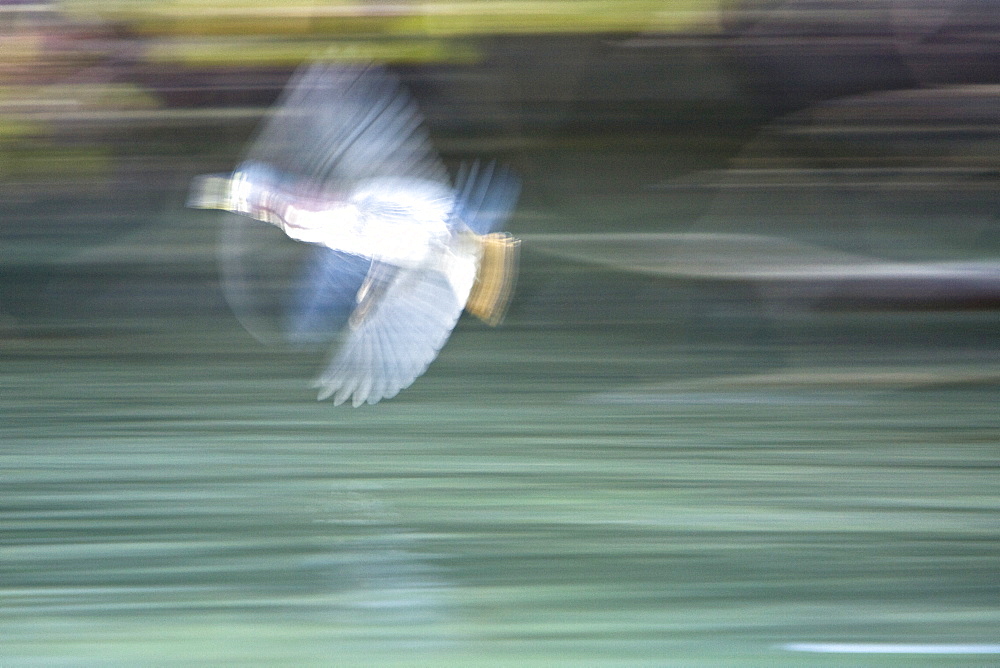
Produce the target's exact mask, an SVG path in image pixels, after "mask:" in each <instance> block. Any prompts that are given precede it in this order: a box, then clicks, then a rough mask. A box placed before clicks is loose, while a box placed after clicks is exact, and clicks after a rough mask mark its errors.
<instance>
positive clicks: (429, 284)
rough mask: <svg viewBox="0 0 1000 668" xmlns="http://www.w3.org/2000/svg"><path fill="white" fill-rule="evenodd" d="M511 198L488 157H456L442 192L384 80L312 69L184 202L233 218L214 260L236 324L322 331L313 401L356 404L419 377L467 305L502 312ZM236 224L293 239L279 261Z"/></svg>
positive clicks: (396, 91) (478, 311)
mask: <svg viewBox="0 0 1000 668" xmlns="http://www.w3.org/2000/svg"><path fill="white" fill-rule="evenodd" d="M518 192H519V182H518V180H517V179H516V177H515V176H514V175H513V174H512V173H511V172H510V170H508V169H506V168H503V167H498V166H496V165H495V164H493V163H491V164H488V165H485V166H484V165H480V164H479V163H473V164H471V165H468V164H463V165H462V167H461V168H460V169H459V173H458V176H457V178H456V182H455V185H454V187H453V186H452V185H451V182H450V180H449V177H448V173H447V171H446V170H445V168H444V165H443V164H442V163H441V161H440V159H439V157H438V155H437V153H436V152H435V151H434V149H433V147H432V146H431V144H430V141H429V139H428V136H427V133H426V131H425V130H424V128H423V119H422V118H421V116H420V113H419V111H418V110H417V108H416V105H415V104H414V103H413V101H412V100H411V98H410V97H409V95H408V94H407V92H406V91H405V90H404V89H403V88H402V87H401V85H400V83H399V82H398V80H397V79H396V78H395V77H393V76H392V75H391V74H389V73H388V72H387V71H385V70H384V69H382V68H380V67H377V66H372V65H368V66H354V65H343V64H330V63H322V62H319V63H314V64H311V65H308V66H304V67H303V68H302V69H300V70H299V71H298V72H297V73H296V74H295V75H294V76H293V77H292V79H291V81H290V82H289V84H288V86H287V88H286V89H285V92H284V93H283V95H282V97H281V98H280V99H279V101H278V102H277V104H276V107H275V109H274V112H273V113H272V114H271V115H270V117H269V118H268V120H267V121H266V122H265V123H264V124H263V126H262V127H261V129H260V131H259V134H258V136H257V138H256V139H255V140H254V141H253V142H252V144H251V146H250V148H249V150H248V152H247V154H246V157H245V159H244V161H243V162H242V163H241V164H240V165H239V166H238V167H237V168H236V169H235V170H234V171H233V172H232V173H231V174H221V175H208V176H200V177H196V178H195V180H194V182H193V183H192V187H191V192H190V196H189V200H188V206H191V207H194V208H202V209H223V210H226V211H230V212H233V213H236V214H240V216H232V217H231V219H230V220H228V221H227V222H226V223H225V226H224V233H223V236H222V240H221V246H220V267H221V273H222V279H223V287H224V290H225V293H226V296H227V299H228V300H229V303H230V305H231V306H232V308H233V310H234V312H235V313H236V315H237V317H238V318H240V320H241V321H242V322H243V324H244V325H245V326H246V327H247V329H248V330H250V331H251V333H253V334H255V335H256V336H258V337H259V338H266V337H267V333H266V330H267V329H268V327H267V326H265V325H263V324H262V323H265V322H268V321H270V322H275V321H276V322H279V325H277V326H275V328H276V329H281V330H282V331H283V334H284V336H285V338H286V339H289V340H292V341H298V342H313V341H320V342H322V341H325V340H332V341H333V342H334V346H333V351H332V353H331V356H330V358H329V361H328V363H327V365H326V367H325V369H324V371H322V372H321V374H320V376H319V378H318V379H317V380H316V386H317V387H318V388H319V398H320V399H325V398H327V397H333V401H334V403H335V404H341V403H343V402H345V401H347V400H348V399H350V400H351V402H352V403H353V405H355V406H359V405H361V404H363V403H365V402H367V403H369V404H374V403H376V402H378V401H380V400H381V399H385V398H389V397H393V396H395V395H396V394H397V393H398V392H399V391H400V390H402V389H404V388H406V387H408V386H409V385H410V384H411V383H413V381H414V380H416V378H417V377H419V376H420V375H421V374H423V373H424V371H425V370H426V369H427V367H428V365H429V364H430V363H431V362H432V361H433V360H434V358H435V357H436V356H437V354H438V351H439V350H440V349H441V347H442V346H443V345H444V343H445V341H446V340H447V339H448V337H449V335H450V334H451V331H452V329H453V328H454V326H455V323H456V322H457V320H458V317H459V315H460V314H461V312H462V309H463V307H464V308H465V309H467V310H469V311H470V312H471V313H473V314H474V315H476V316H477V317H479V318H481V319H482V320H484V321H486V322H487V323H489V324H491V325H496V324H497V323H498V322H499V321H500V319H501V318H502V316H503V313H504V311H505V309H506V306H507V303H508V302H509V299H510V296H511V292H512V287H513V282H514V278H515V276H516V263H517V252H518V245H519V242H518V241H517V240H516V239H514V238H512V237H511V236H510V235H508V234H504V233H498V232H496V231H495V230H497V229H498V228H499V226H500V225H501V224H503V223H504V222H505V221H506V219H507V218H508V217H509V216H510V213H511V211H512V210H513V208H514V205H515V203H516V200H517V196H518ZM247 217H249V218H252V219H256V220H258V221H263V222H264V223H269V224H270V225H273V226H275V227H278V228H280V229H281V230H282V231H283V232H284V233H285V234H286V235H287V236H288V237H290V238H291V239H294V240H296V241H300V242H304V243H303V244H294V246H296V247H298V250H297V251H296V252H295V253H294V254H293V256H292V259H291V260H289V259H288V253H287V252H285V253H284V254H282V253H279V252H278V251H277V250H276V249H277V248H278V247H279V246H282V244H281V243H280V242H281V240H280V238H279V239H275V238H274V237H273V235H271V236H268V234H267V233H266V229H265V230H261V229H254V228H267V226H260V225H256V224H254V223H252V222H250V221H248V220H247ZM279 266H288V267H292V269H290V270H289V271H288V274H289V275H291V278H290V279H289V277H288V276H286V275H283V274H281V272H280V271H278V269H276V268H277V267H279ZM296 274H297V275H296ZM274 304H277V309H275V308H273V306H274ZM274 310H281V311H283V313H282V314H281V315H280V316H274V314H273V311H274Z"/></svg>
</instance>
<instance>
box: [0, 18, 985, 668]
mask: <svg viewBox="0 0 1000 668" xmlns="http://www.w3.org/2000/svg"><path fill="white" fill-rule="evenodd" d="M994 14H995V12H994V11H992V9H991V3H986V2H967V1H958V0H955V1H945V2H940V3H933V5H931V4H929V3H910V2H886V3H871V2H863V3H862V2H848V1H844V0H841V1H835V2H828V3H807V2H782V3H770V2H737V1H725V2H723V1H719V2H702V1H698V0H689V1H685V2H667V1H663V2H659V1H652V0H643V1H640V0H636V1H634V2H632V1H629V2H611V1H594V2H589V1H587V2H571V1H568V0H563V1H555V0H549V1H537V2H535V1H531V0H519V1H511V2H471V1H470V2H456V3H443V2H395V3H379V2H367V3H362V2H349V3H348V2H344V3H332V2H319V1H312V2H295V3H291V2H289V3H281V2H270V3H265V2H248V1H244V2H235V1H233V2H159V3H155V4H154V3H137V2H86V1H83V0H73V1H68V2H51V3H47V2H34V3H18V2H0V40H2V41H0V46H2V49H3V54H4V55H3V58H2V63H0V345H2V350H3V354H2V356H0V360H2V362H0V481H2V492H0V500H2V503H0V575H2V577H0V600H2V601H3V605H2V606H0V637H2V638H3V641H2V643H0V663H2V664H3V665H5V666H7V665H10V666H18V665H100V666H109V665H123V666H124V665H129V666H131V665H170V664H192V663H193V664H206V665H223V664H232V665H359V666H360V665H426V666H440V665H461V666H466V665H497V666H501V665H511V666H514V665H516V666H525V665H537V666H549V665H574V666H575V665H622V666H637V665H734V666H735V665H740V666H745V665H759V666H765V665H766V666H773V665H897V664H898V665H904V664H905V665H914V664H930V663H934V664H935V665H938V664H939V663H941V662H947V663H948V664H949V665H977V666H981V665H988V664H990V663H992V662H993V660H994V657H992V656H991V654H997V653H1000V635H998V632H997V629H998V622H1000V606H998V604H997V601H998V600H1000V562H998V558H1000V521H998V514H997V513H998V510H1000V508H998V505H1000V501H998V499H1000V495H998V492H1000V478H998V476H997V473H998V468H1000V451H998V440H1000V417H998V415H997V410H996V402H997V395H998V384H1000V365H998V364H997V361H996V352H997V347H998V343H1000V341H998V339H1000V334H998V329H997V324H998V311H997V306H998V303H1000V301H998V296H1000V289H998V284H1000V278H998V274H1000V271H998V270H997V269H996V268H995V267H996V259H997V257H998V252H1000V222H998V219H997V213H996V212H997V210H998V207H997V204H998V201H997V188H996V186H997V180H998V175H1000V164H998V158H997V155H1000V152H998V150H997V149H998V144H1000V122H998V121H1000V111H998V109H1000V105H998V104H997V102H998V99H1000V87H998V84H1000V58H998V55H1000V54H998V53H997V52H998V45H1000V40H998V39H996V37H997V34H998V32H1000V31H998V28H1000V25H998V19H997V18H996V17H995V16H994ZM316 54H325V56H326V57H330V58H335V59H343V60H352V61H354V60H367V59H376V60H380V61H385V62H387V63H388V64H389V65H390V67H392V68H393V70H394V71H396V72H398V73H399V74H400V76H401V77H402V78H403V79H404V81H405V82H406V83H407V84H408V86H409V87H410V89H411V90H412V92H413V94H414V96H415V97H416V99H417V101H418V103H419V104H420V106H421V108H422V109H423V110H424V112H425V114H426V116H427V119H428V127H429V130H430V132H431V134H432V137H433V139H434V141H435V144H436V145H437V146H438V147H439V148H440V150H441V152H442V155H443V157H444V158H445V161H446V162H447V163H448V164H449V165H452V166H453V165H455V164H457V163H458V161H460V160H462V159H467V158H470V157H476V156H479V157H486V158H497V159H500V160H503V161H505V162H509V163H510V164H512V165H513V166H514V167H515V168H516V169H517V170H518V172H519V173H520V174H521V175H522V178H523V180H524V191H523V195H522V199H521V202H520V204H519V207H518V210H517V212H516V213H515V216H514V219H513V220H512V221H511V224H510V228H511V231H512V232H514V233H515V234H518V235H520V236H523V238H524V243H523V255H522V265H521V276H520V280H519V284H518V293H517V295H516V297H515V301H514V303H513V305H512V308H511V311H510V313H509V315H508V318H507V320H506V322H505V323H504V324H503V325H502V326H501V327H500V328H498V329H495V330H493V329H489V328H486V327H485V326H483V325H480V324H479V323H478V322H476V321H473V320H471V319H468V320H466V319H463V320H462V321H461V322H460V323H459V326H458V328H457V329H456V331H455V333H454V335H453V336H452V338H451V340H450V342H449V343H448V344H447V346H446V347H445V349H444V351H443V352H442V355H441V356H440V358H439V359H438V360H437V361H436V362H435V363H434V364H433V365H432V366H431V368H430V369H429V371H428V373H427V374H426V375H425V376H424V377H423V378H421V379H419V380H418V381H417V382H416V384H414V386H413V387H411V388H410V389H408V390H406V391H404V392H403V393H402V394H401V395H400V396H399V397H397V398H396V399H394V400H392V401H390V402H385V403H383V404H379V405H378V406H375V407H368V408H363V409H357V410H352V409H347V408H345V407H339V408H335V407H333V406H332V405H330V404H329V403H318V402H316V401H315V400H314V397H315V395H314V393H313V390H312V389H311V388H310V387H309V381H310V379H311V378H312V375H313V374H314V373H316V371H317V369H318V367H319V365H320V363H321V362H322V356H316V355H312V354H307V353H302V352H300V351H295V350H287V349H271V348H266V347H264V346H262V345H261V344H259V343H257V342H256V341H254V340H253V339H252V338H251V337H250V336H249V335H248V334H247V333H246V332H244V331H243V330H242V329H241V328H240V327H239V325H238V323H237V322H236V321H235V319H234V318H233V317H232V315H231V314H230V313H229V311H228V308H227V306H226V304H225V302H224V300H223V298H222V295H221V292H220V289H219V286H218V278H217V269H216V265H215V254H216V248H215V246H216V238H217V232H218V229H217V228H218V218H217V217H215V215H214V214H211V213H205V212H199V211H191V210H186V209H184V208H183V202H184V198H185V194H186V188H187V184H188V182H189V181H190V178H191V177H192V176H194V175H196V174H200V173H206V172H214V171H223V170H228V169H231V168H232V166H233V165H234V164H235V163H236V162H237V161H238V160H239V156H240V152H241V150H242V147H243V145H244V144H245V142H246V140H247V138H248V137H249V136H250V135H251V133H252V131H253V128H254V127H255V125H256V124H257V123H258V122H259V120H260V119H261V117H262V116H263V114H264V113H266V110H267V108H268V106H269V105H270V104H271V103H272V102H273V101H274V99H275V97H276V96H277V95H278V93H279V92H280V90H281V88H282V86H283V85H284V82H285V80H286V79H287V78H288V76H289V74H290V73H291V71H292V69H293V68H294V67H295V66H296V65H298V64H299V63H300V62H302V61H303V60H304V59H307V58H310V57H313V56H315V55H316ZM632 233H657V234H667V235H670V234H684V235H692V234H694V235H709V236H707V237H701V236H699V237H698V238H700V239H701V238H707V239H710V240H714V239H723V240H725V239H729V240H731V239H733V238H734V237H733V236H732V235H753V238H754V239H758V240H763V242H762V243H764V247H765V249H769V250H768V252H769V253H770V255H769V257H772V258H773V257H775V256H781V257H778V259H779V260H781V261H782V262H786V263H788V262H793V261H794V262H795V263H799V264H802V266H804V267H805V268H806V269H807V270H808V271H806V274H809V272H815V271H817V270H818V269H817V268H818V267H820V266H821V265H822V263H823V262H824V261H826V259H828V258H829V257H837V258H847V260H846V261H848V262H851V263H856V264H858V265H860V266H879V267H889V268H893V267H895V268H899V267H901V266H905V267H909V268H911V269H912V268H914V267H923V268H925V269H926V268H928V267H930V268H932V269H934V271H933V272H931V273H930V274H927V272H928V271H930V270H929V269H927V270H926V271H925V273H924V274H921V275H920V276H916V277H915V278H913V279H912V280H911V279H908V278H900V277H899V276H898V275H896V274H898V273H899V272H896V274H894V276H895V277H894V278H891V279H886V278H885V277H884V276H880V275H879V274H878V273H873V274H872V275H871V276H863V277H861V278H857V277H856V278H853V279H850V280H820V279H819V278H814V279H808V278H805V279H801V280H796V281H769V280H759V279H751V278H748V277H747V276H742V275H734V276H727V277H718V276H715V277H712V276H695V275H693V274H692V272H691V271H690V270H684V271H681V270H674V269H671V267H675V266H680V265H681V264H683V263H682V262H680V260H686V261H687V262H688V264H691V263H692V262H693V261H692V260H691V259H690V257H688V256H687V255H684V256H683V257H680V258H679V257H678V254H682V255H683V254H685V253H688V252H690V248H689V247H677V246H670V245H667V246H664V248H663V252H662V260H663V265H662V266H663V267H665V268H666V269H664V270H663V271H661V272H659V273H656V272H653V273H651V272H649V271H645V270H643V269H642V267H640V266H639V265H640V264H641V263H640V262H639V259H638V258H637V255H636V254H635V250H634V248H632V249H631V250H630V247H629V246H628V245H627V244H626V245H624V246H616V245H615V244H613V243H610V242H609V241H607V239H610V237H607V235H609V234H619V235H621V234H632ZM584 234H588V235H596V236H591V237H582V236H581V235H584ZM533 237H534V240H533ZM670 238H674V237H670ZM563 239H566V240H569V239H576V240H580V239H590V240H591V242H588V243H593V244H594V245H595V246H596V249H597V250H596V251H594V252H592V253H591V254H590V257H591V259H592V260H593V261H589V260H588V259H587V257H581V256H580V255H579V254H577V255H574V254H572V253H565V252H562V249H564V248H565V247H566V245H565V244H564V243H563V242H562V241H561V240H563ZM775 240H783V241H782V242H781V243H779V242H778V241H775ZM772 242H773V243H772ZM785 242H788V243H785ZM789 248H794V249H798V250H797V251H796V252H797V253H799V254H797V255H795V256H794V257H789V256H786V255H782V254H783V253H786V251H787V249H789ZM783 249H785V250H783ZM659 250H660V249H659V247H658V246H653V247H648V248H646V249H645V253H644V256H643V259H644V260H648V259H649V257H650V256H652V257H653V258H654V260H655V259H656V258H657V257H658V253H659ZM699 253H702V255H699V256H697V257H698V258H704V259H703V260H699V262H703V263H704V264H705V265H706V266H709V265H711V266H717V265H726V264H727V263H732V264H733V265H734V266H736V265H740V264H741V263H743V264H745V263H746V261H747V256H746V255H742V254H741V253H740V252H739V251H738V250H737V251H735V252H734V251H733V250H732V245H731V244H729V245H725V244H719V245H714V244H713V243H707V244H704V245H703V246H701V247H699ZM595 258H596V259H595ZM879 263H881V264H879ZM900 263H909V264H905V265H903V264H900ZM941 263H948V264H947V265H942V264H941ZM695 264H697V262H695ZM942 267H944V268H943V269H942ZM945 270H947V271H945ZM935 272H936V273H935ZM949 272H950V273H949ZM928 275H930V278H927V276H928ZM806 650H808V653H805V651H806ZM842 651H851V652H857V653H852V654H842V653H839V652H842ZM931 652H937V654H930V653H931Z"/></svg>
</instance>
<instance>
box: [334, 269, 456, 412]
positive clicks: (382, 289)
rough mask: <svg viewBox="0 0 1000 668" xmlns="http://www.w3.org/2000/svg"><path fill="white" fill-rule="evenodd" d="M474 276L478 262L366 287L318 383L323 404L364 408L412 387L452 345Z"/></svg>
mask: <svg viewBox="0 0 1000 668" xmlns="http://www.w3.org/2000/svg"><path fill="white" fill-rule="evenodd" d="M474 274H475V263H474V262H470V263H463V264H461V265H460V266H457V267H451V268H449V269H448V270H438V269H429V268H421V269H396V270H395V271H391V272H385V273H384V274H383V276H381V277H378V276H377V277H376V278H377V279H378V280H379V281H381V282H378V283H376V284H375V285H372V286H367V287H365V286H363V287H362V290H361V291H359V293H360V292H364V294H361V295H360V299H359V308H358V309H357V310H356V311H355V314H352V316H351V324H350V327H348V329H347V330H346V333H345V336H344V340H343V341H342V343H341V345H340V347H339V348H337V349H336V351H335V352H334V354H333V357H332V358H331V360H330V362H329V363H328V365H327V367H326V370H325V371H324V372H323V373H322V374H321V375H320V377H319V378H318V379H317V380H316V386H317V387H318V388H319V398H320V399H326V398H327V397H333V402H334V403H335V404H338V405H339V404H342V403H344V402H345V401H347V400H348V399H351V402H352V403H353V404H354V405H355V406H360V405H361V404H363V403H365V402H368V403H369V404H374V403H377V402H378V401H380V400H382V399H388V398H390V397H394V396H395V395H396V394H397V393H398V392H399V391H400V390H402V389H404V388H406V387H408V386H409V385H410V384H411V383H413V381H414V380H416V379H417V378H418V377H419V376H420V375H421V374H423V373H424V371H425V370H426V369H427V367H428V365H430V363H431V362H432V361H433V360H434V358H435V357H437V354H438V351H439V350H441V347H442V346H443V345H444V344H445V342H446V341H447V340H448V337H449V335H450V334H451V331H452V329H454V327H455V323H456V321H457V320H458V317H459V315H460V314H461V312H462V308H463V306H464V305H465V301H466V299H467V298H468V294H469V289H470V288H471V286H472V282H473V280H474ZM373 290H374V291H375V292H371V291H373ZM369 295H377V298H374V299H369V298H368V297H369Z"/></svg>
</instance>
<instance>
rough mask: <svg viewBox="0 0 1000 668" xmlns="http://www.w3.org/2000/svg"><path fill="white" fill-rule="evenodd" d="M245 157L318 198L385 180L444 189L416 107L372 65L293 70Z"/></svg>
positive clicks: (392, 79) (441, 170) (328, 65)
mask: <svg viewBox="0 0 1000 668" xmlns="http://www.w3.org/2000/svg"><path fill="white" fill-rule="evenodd" d="M246 159H247V160H251V161H258V162H263V163H268V164H270V165H272V166H273V167H274V168H275V169H277V170H279V171H280V172H283V173H284V174H287V175H289V176H291V177H293V178H295V179H302V180H304V181H306V182H308V183H310V184H312V186H313V187H315V188H316V189H317V190H318V191H320V192H329V191H337V192H339V191H341V190H343V188H344V187H345V185H349V184H351V183H356V182H359V181H363V180H366V179H372V178H385V177H402V178H415V179H424V180H429V181H435V182H438V183H442V184H448V173H447V171H446V170H445V168H444V165H443V164H442V163H441V161H440V159H439V157H438V155H437V153H436V152H435V151H434V149H433V147H432V146H431V144H430V140H429V138H428V136H427V132H426V130H425V129H424V128H423V117H422V116H421V115H420V112H419V111H418V110H417V107H416V104H414V102H413V100H412V99H411V98H410V96H409V94H408V93H407V91H406V90H405V89H404V88H403V87H402V86H401V84H400V83H399V81H398V80H397V79H396V77H394V76H393V75H392V74H390V73H389V72H388V71H386V70H384V69H382V68H380V67H377V66H374V65H366V66H360V65H345V64H331V63H324V62H317V63H313V64H311V65H308V66H304V67H302V68H300V69H299V70H298V71H297V72H296V73H295V74H294V75H293V76H292V78H291V80H290V81H289V82H288V85H287V87H286V88H285V92H284V93H283V94H282V96H281V98H279V100H278V102H277V104H276V105H275V111H274V112H273V114H272V115H271V116H270V118H268V120H267V121H266V122H265V123H264V125H263V127H262V128H261V131H260V133H259V134H258V136H257V138H256V139H255V140H254V141H253V143H252V144H251V146H250V148H249V150H248V152H247V156H246Z"/></svg>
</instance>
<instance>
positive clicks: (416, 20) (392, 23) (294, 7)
mask: <svg viewBox="0 0 1000 668" xmlns="http://www.w3.org/2000/svg"><path fill="white" fill-rule="evenodd" d="M62 4H63V6H64V8H65V10H66V11H67V13H68V14H69V15H70V16H74V17H78V18H81V19H83V18H87V17H89V18H92V17H95V16H96V17H99V18H100V19H102V20H105V21H109V22H114V23H117V24H120V25H125V26H128V27H129V28H130V29H131V30H133V31H135V32H136V33H139V34H144V35H184V36H189V35H200V36H207V35H213V36H222V35H233V36H246V35H258V36H262V35H271V36H321V35H324V36H332V35H360V34H364V35H393V36H413V35H426V36H431V37H435V36H437V37H442V36H455V35H477V34H498V33H504V34H525V33H565V32H571V33H580V32H623V31H672V30H683V29H686V28H689V27H692V26H697V25H705V24H712V23H714V21H715V17H716V11H717V0H504V1H499V2H490V1H488V0H466V1H465V2H400V3H385V4H383V3H379V2H373V3H359V2H319V1H316V0H313V1H312V2H301V1H299V0H295V1H294V2H287V1H286V2H264V1H261V0H238V1H236V0H228V1H220V0H214V1H212V2H198V1H197V0H173V1H171V2H158V3H146V2H134V1H129V0H117V1H111V2H102V1H97V0H65V1H64V2H63V3H62Z"/></svg>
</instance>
